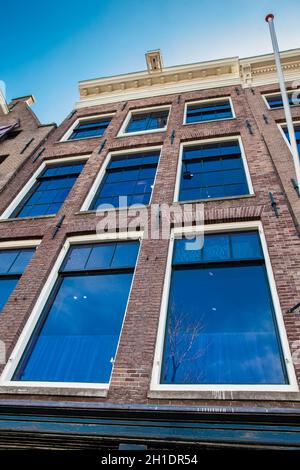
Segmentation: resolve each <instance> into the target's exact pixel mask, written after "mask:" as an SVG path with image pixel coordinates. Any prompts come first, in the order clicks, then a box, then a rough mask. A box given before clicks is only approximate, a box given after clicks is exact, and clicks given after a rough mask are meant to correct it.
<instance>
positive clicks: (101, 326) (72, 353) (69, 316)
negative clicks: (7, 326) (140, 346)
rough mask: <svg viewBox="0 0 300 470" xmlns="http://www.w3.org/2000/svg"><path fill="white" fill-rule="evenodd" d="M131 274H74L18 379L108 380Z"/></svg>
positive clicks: (60, 293)
mask: <svg viewBox="0 0 300 470" xmlns="http://www.w3.org/2000/svg"><path fill="white" fill-rule="evenodd" d="M131 279H132V273H129V274H128V273H125V274H124V273H122V274H109V273H108V274H105V275H89V276H71V277H66V278H64V279H63V280H62V283H61V286H60V288H59V291H58V293H57V295H56V298H55V300H54V303H53V304H52V306H51V307H50V309H49V312H48V315H47V318H46V320H45V322H44V324H43V326H42V328H41V331H40V332H39V333H36V335H35V338H34V340H33V345H32V348H31V350H30V352H28V354H27V357H26V355H25V356H24V358H23V360H22V362H21V365H20V367H19V369H18V370H17V372H16V374H15V376H14V378H13V380H25V381H26V380H27V381H43V382H86V383H107V382H109V379H110V374H111V369H112V359H113V358H114V357H115V354H116V348H117V344H118V340H119V335H120V330H121V326H122V322H123V317H124V313H125V308H126V303H127V299H128V294H129V289H130V285H131Z"/></svg>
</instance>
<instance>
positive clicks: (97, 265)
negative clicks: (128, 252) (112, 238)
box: [85, 243, 116, 269]
mask: <svg viewBox="0 0 300 470" xmlns="http://www.w3.org/2000/svg"><path fill="white" fill-rule="evenodd" d="M115 249H116V244H115V243H103V244H101V245H98V246H94V247H93V249H92V252H91V254H90V256H89V259H88V261H87V264H86V265H85V269H106V268H109V267H110V265H111V261H112V257H113V254H114V251H115Z"/></svg>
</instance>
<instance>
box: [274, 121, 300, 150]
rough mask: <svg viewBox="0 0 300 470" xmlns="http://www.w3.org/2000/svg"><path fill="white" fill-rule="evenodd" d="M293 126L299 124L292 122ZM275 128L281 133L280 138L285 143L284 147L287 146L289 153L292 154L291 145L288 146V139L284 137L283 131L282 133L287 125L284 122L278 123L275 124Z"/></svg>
mask: <svg viewBox="0 0 300 470" xmlns="http://www.w3.org/2000/svg"><path fill="white" fill-rule="evenodd" d="M294 124H296V125H297V124H300V121H293V125H294ZM277 127H278V129H279V131H280V133H281V135H282V137H283V140H284V141H285V143H286V145H287V146H288V148H289V151H290V152H291V153H292V148H291V144H290V142H289V140H288V138H287V137H286V135H285V133H284V131H283V128H284V127H287V123H286V122H279V123H277Z"/></svg>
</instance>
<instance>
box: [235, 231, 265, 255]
mask: <svg viewBox="0 0 300 470" xmlns="http://www.w3.org/2000/svg"><path fill="white" fill-rule="evenodd" d="M231 240H232V256H233V258H234V259H251V258H252V259H253V258H254V259H255V258H263V254H262V249H261V245H260V239H259V235H258V233H257V232H256V231H255V232H254V231H253V232H241V233H233V234H232V235H231Z"/></svg>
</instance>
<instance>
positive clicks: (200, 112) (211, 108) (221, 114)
mask: <svg viewBox="0 0 300 470" xmlns="http://www.w3.org/2000/svg"><path fill="white" fill-rule="evenodd" d="M231 117H232V111H231V106H230V103H229V101H219V102H217V101H216V102H210V103H202V104H201V103H200V104H197V105H190V106H188V108H187V117H186V122H187V123H190V122H201V121H210V120H213V119H226V118H231Z"/></svg>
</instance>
